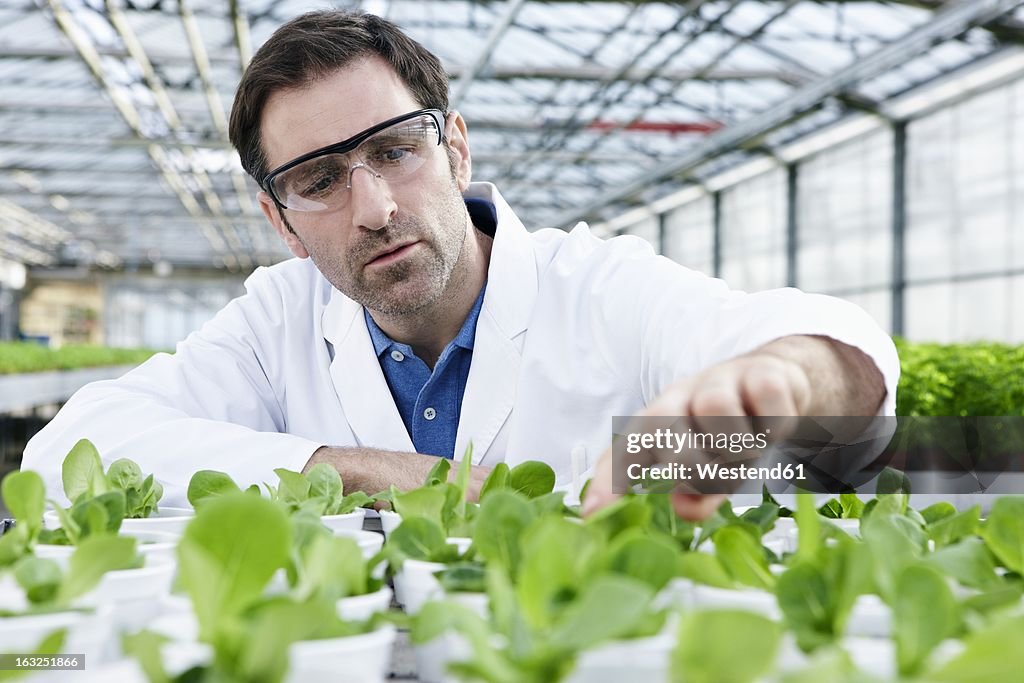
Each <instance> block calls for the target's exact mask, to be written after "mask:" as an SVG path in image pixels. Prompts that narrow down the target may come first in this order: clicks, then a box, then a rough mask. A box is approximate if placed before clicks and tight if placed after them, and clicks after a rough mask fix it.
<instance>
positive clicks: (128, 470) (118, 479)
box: [107, 458, 143, 490]
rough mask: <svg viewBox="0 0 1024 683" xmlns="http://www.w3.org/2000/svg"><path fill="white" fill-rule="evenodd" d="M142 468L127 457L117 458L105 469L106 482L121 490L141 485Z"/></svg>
mask: <svg viewBox="0 0 1024 683" xmlns="http://www.w3.org/2000/svg"><path fill="white" fill-rule="evenodd" d="M142 480H143V476H142V468H141V467H139V466H138V465H137V464H136V463H135V462H134V461H132V460H129V459H128V458H119V459H117V460H115V461H114V462H112V463H111V464H110V468H109V469H108V470H107V483H108V484H110V486H111V487H112V488H118V489H121V490H124V489H131V488H140V487H141V486H142Z"/></svg>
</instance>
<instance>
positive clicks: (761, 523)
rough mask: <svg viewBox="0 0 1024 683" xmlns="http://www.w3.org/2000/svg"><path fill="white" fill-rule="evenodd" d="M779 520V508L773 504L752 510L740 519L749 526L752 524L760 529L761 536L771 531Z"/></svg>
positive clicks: (759, 506)
mask: <svg viewBox="0 0 1024 683" xmlns="http://www.w3.org/2000/svg"><path fill="white" fill-rule="evenodd" d="M778 518H779V506H778V505H773V504H770V503H769V504H767V505H765V504H763V503H762V504H761V505H758V506H757V507H754V508H750V509H749V510H747V511H745V512H744V513H743V514H742V515H740V519H741V520H743V521H744V522H747V523H748V524H752V525H754V526H755V527H757V528H758V530H759V531H760V533H759V534H758V535H759V536H763V535H764V534H766V533H768V532H769V531H771V529H772V527H774V526H775V521H776V520H777V519H778Z"/></svg>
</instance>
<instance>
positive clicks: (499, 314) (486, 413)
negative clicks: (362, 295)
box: [321, 183, 538, 463]
mask: <svg viewBox="0 0 1024 683" xmlns="http://www.w3.org/2000/svg"><path fill="white" fill-rule="evenodd" d="M465 196H466V197H467V198H480V199H485V200H487V201H490V202H491V203H493V204H494V206H495V212H496V214H497V218H498V227H497V230H496V234H495V237H494V244H493V246H492V248H491V260H490V265H489V266H488V273H487V290H486V293H485V295H484V302H483V309H482V310H481V312H480V318H479V319H478V321H477V331H476V341H475V348H474V351H473V362H472V365H471V366H470V370H469V378H468V380H467V383H466V392H465V395H464V397H463V401H462V414H461V415H460V418H459V428H458V434H457V436H456V440H455V456H456V457H457V458H461V457H462V454H463V453H464V452H465V450H466V447H467V445H468V444H469V443H470V442H472V444H473V461H474V463H479V462H481V461H482V460H483V458H484V457H485V455H486V454H487V450H488V449H489V448H490V446H491V444H492V443H493V441H494V438H495V436H496V435H497V434H498V432H499V431H500V430H501V427H502V426H503V425H504V423H505V422H506V420H507V419H508V416H509V414H510V413H511V411H512V406H513V404H514V402H515V394H516V383H517V380H518V376H519V363H520V353H519V348H520V345H519V344H518V343H517V342H516V341H515V338H516V337H517V336H519V335H520V334H522V333H523V332H525V330H526V328H527V325H528V323H529V318H530V314H531V312H532V310H533V305H534V302H535V300H536V296H537V287H538V284H537V282H538V279H537V265H536V259H535V257H534V254H533V249H532V245H531V244H530V237H529V233H527V231H526V228H525V227H523V224H522V223H521V222H520V221H519V218H518V217H517V216H516V215H515V213H513V211H512V209H511V208H510V207H509V206H508V204H507V203H506V202H505V200H504V199H503V198H502V197H501V195H500V194H499V193H498V190H497V188H495V187H494V185H492V184H491V183H472V184H471V185H470V186H469V188H467V190H466V192H465ZM321 323H322V325H323V335H324V339H325V341H327V342H328V343H330V344H332V345H333V346H334V360H333V361H332V363H331V378H332V381H333V382H334V387H335V390H336V392H337V394H338V399H339V400H340V401H341V406H342V410H343V411H344V414H345V417H346V419H347V420H348V422H349V425H350V426H351V428H352V431H353V432H354V433H355V435H356V439H357V441H358V443H359V444H360V445H363V446H367V447H372V448H382V449H386V450H396V451H405V452H411V451H413V450H414V448H413V445H412V440H411V439H410V438H409V433H408V431H407V430H406V428H405V424H404V423H403V422H402V418H401V415H400V414H399V412H398V408H397V407H396V405H395V401H394V398H393V397H392V395H391V390H390V389H389V388H388V385H387V381H386V380H385V379H384V373H383V372H382V371H381V368H380V363H379V362H378V360H377V357H376V354H375V353H374V348H373V342H372V341H371V339H370V333H369V332H368V331H367V329H366V324H365V323H364V322H363V307H362V306H361V305H360V304H358V303H356V302H355V301H353V300H352V299H350V298H348V297H347V296H345V295H344V294H342V293H341V292H339V291H338V290H337V289H333V288H332V290H331V297H330V301H329V302H328V303H327V305H326V306H325V307H324V311H323V315H322V316H321Z"/></svg>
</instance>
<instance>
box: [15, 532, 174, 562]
mask: <svg viewBox="0 0 1024 683" xmlns="http://www.w3.org/2000/svg"><path fill="white" fill-rule="evenodd" d="M118 535H119V536H129V537H131V538H134V539H136V540H137V541H138V543H137V544H136V549H137V550H138V551H139V553H140V554H141V555H143V556H146V555H163V556H165V557H169V558H171V559H172V560H173V559H174V557H175V556H174V550H175V548H177V547H178V539H179V538H180V536H178V535H177V534H170V533H167V532H165V531H128V532H126V531H124V530H122V531H121V532H120V533H119V534H118ZM75 549H76V546H73V545H51V544H48V543H38V544H36V547H35V549H34V551H33V552H34V553H35V555H36V557H45V558H47V559H51V560H57V561H58V562H60V561H62V560H63V561H66V560H67V558H69V557H71V555H72V553H74V552H75ZM61 563H62V564H63V562H61Z"/></svg>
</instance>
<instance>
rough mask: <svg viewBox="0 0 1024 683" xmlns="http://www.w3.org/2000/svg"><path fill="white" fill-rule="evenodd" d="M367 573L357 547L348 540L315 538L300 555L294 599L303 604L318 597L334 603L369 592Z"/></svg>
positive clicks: (325, 536) (328, 535)
mask: <svg viewBox="0 0 1024 683" xmlns="http://www.w3.org/2000/svg"><path fill="white" fill-rule="evenodd" d="M369 578H370V577H369V573H368V572H367V569H366V560H365V559H363V553H362V551H361V550H360V549H359V544H358V543H356V542H355V541H354V540H352V539H351V538H336V537H334V536H332V535H330V534H327V535H317V536H316V537H314V538H313V539H311V542H310V543H309V544H308V545H307V546H306V547H305V548H303V549H302V550H301V551H300V561H299V582H298V585H296V587H295V596H296V597H297V598H298V599H300V600H305V599H307V598H309V597H311V596H313V595H314V594H318V593H319V594H320V595H322V596H323V597H325V598H326V599H328V600H330V601H332V602H334V601H337V600H339V599H341V598H345V597H348V596H350V595H363V594H365V593H367V592H368V589H369Z"/></svg>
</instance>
